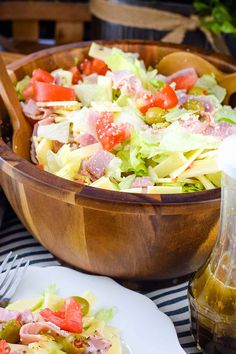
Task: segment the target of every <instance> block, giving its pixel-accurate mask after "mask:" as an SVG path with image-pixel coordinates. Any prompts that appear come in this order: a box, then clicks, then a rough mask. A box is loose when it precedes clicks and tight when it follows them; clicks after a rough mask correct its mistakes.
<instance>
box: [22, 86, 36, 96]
mask: <svg viewBox="0 0 236 354" xmlns="http://www.w3.org/2000/svg"><path fill="white" fill-rule="evenodd" d="M34 95H35V85H34V83H33V82H29V84H28V85H27V87H26V88H25V89H24V91H23V96H24V99H25V100H29V99H30V98H33V97H34Z"/></svg>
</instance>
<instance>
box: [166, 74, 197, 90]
mask: <svg viewBox="0 0 236 354" xmlns="http://www.w3.org/2000/svg"><path fill="white" fill-rule="evenodd" d="M197 79H198V76H197V74H196V73H195V74H194V73H192V74H190V75H182V76H177V77H174V78H173V79H171V81H172V82H175V83H176V86H175V89H176V90H186V91H188V90H190V89H191V88H192V87H193V86H194V85H195V83H196V81H197Z"/></svg>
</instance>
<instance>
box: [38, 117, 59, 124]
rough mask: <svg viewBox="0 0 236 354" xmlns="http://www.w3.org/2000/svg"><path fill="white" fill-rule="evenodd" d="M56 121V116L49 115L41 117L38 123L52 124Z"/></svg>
mask: <svg viewBox="0 0 236 354" xmlns="http://www.w3.org/2000/svg"><path fill="white" fill-rule="evenodd" d="M54 122H55V119H54V117H47V118H44V119H41V120H40V121H39V122H38V125H50V124H52V123H54Z"/></svg>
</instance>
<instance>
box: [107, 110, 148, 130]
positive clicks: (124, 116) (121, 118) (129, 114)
mask: <svg viewBox="0 0 236 354" xmlns="http://www.w3.org/2000/svg"><path fill="white" fill-rule="evenodd" d="M114 120H115V122H116V123H118V124H122V123H128V124H130V125H131V126H132V127H133V128H134V129H135V130H136V131H140V130H141V129H142V128H143V127H145V125H146V124H145V123H144V121H143V119H142V118H141V115H140V114H138V112H137V111H136V110H135V109H134V108H133V107H132V106H126V107H123V109H122V111H121V112H118V113H116V114H115V115H114Z"/></svg>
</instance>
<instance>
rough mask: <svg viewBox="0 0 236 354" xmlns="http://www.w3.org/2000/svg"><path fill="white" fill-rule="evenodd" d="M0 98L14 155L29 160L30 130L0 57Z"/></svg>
mask: <svg viewBox="0 0 236 354" xmlns="http://www.w3.org/2000/svg"><path fill="white" fill-rule="evenodd" d="M0 96H1V97H2V99H3V101H4V103H5V106H6V108H7V111H8V113H9V116H10V117H11V123H12V126H13V137H12V147H13V150H14V152H15V153H16V154H18V155H19V156H21V157H23V158H25V159H29V158H30V137H31V134H32V129H31V128H30V125H29V123H28V122H27V120H26V119H25V116H24V114H23V112H22V108H21V105H20V102H19V100H18V97H17V94H16V90H15V88H14V86H13V85H12V82H11V79H10V77H9V75H8V73H7V70H6V67H5V63H4V61H3V58H2V57H1V55H0Z"/></svg>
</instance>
